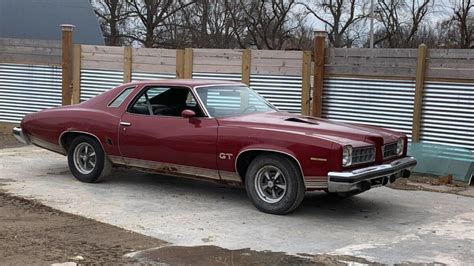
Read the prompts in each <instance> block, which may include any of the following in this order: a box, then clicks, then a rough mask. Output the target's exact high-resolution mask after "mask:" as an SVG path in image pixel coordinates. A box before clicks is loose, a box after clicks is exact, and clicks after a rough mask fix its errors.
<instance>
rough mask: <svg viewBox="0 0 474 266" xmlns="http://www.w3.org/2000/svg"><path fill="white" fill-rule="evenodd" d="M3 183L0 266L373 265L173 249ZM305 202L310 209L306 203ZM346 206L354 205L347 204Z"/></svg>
mask: <svg viewBox="0 0 474 266" xmlns="http://www.w3.org/2000/svg"><path fill="white" fill-rule="evenodd" d="M20 146H24V145H22V144H21V143H19V142H17V141H16V139H14V138H13V137H12V136H11V135H5V134H0V149H2V148H12V147H20ZM51 174H52V173H51ZM53 176H54V175H53ZM51 177H52V176H51ZM1 178H2V175H1V173H0V258H1V259H0V264H13V265H21V264H32V263H34V264H43V265H47V264H52V263H62V262H74V263H80V264H89V263H110V264H116V263H117V264H134V263H151V264H155V263H167V264H171V265H189V264H195V265H196V264H197V265H230V264H267V265H286V264H317V265H321V264H324V265H344V264H346V263H347V262H357V263H363V264H376V263H374V262H370V261H367V260H366V259H363V258H360V257H354V256H352V255H334V254H331V255H326V254H323V255H310V254H299V256H291V255H287V254H285V253H282V252H270V251H254V250H250V249H236V250H230V249H225V248H222V247H218V246H212V245H210V246H193V247H183V246H172V245H169V244H168V243H167V242H166V241H163V240H160V239H157V238H153V237H149V236H145V235H142V234H139V233H135V232H131V231H128V230H125V229H122V228H119V227H116V226H113V225H110V224H107V223H102V222H98V221H95V220H93V219H88V218H84V217H82V216H78V215H73V214H69V213H66V212H62V211H59V210H56V209H53V208H51V207H48V206H45V205H43V204H41V203H39V202H38V201H36V200H29V199H24V198H21V197H18V196H13V195H11V194H8V193H5V192H2V190H1V184H2V183H8V182H10V181H11V180H5V179H3V180H2V179H1ZM392 188H394V189H400V190H428V191H438V192H444V193H452V194H462V193H461V192H463V191H466V190H468V189H470V188H469V187H468V186H466V185H464V184H459V183H456V182H454V183H453V182H448V184H444V183H440V182H439V179H437V178H433V177H431V176H423V175H415V176H414V177H412V178H410V179H400V180H399V181H397V183H395V184H393V185H392ZM471 189H472V187H471ZM81 198H82V197H81ZM317 198H318V199H319V197H317ZM311 199H312V197H309V201H310V202H311ZM319 201H320V199H319V200H318V202H319ZM306 203H307V204H306V205H308V200H307V201H306ZM323 204H325V203H323ZM348 204H349V205H350V204H352V203H351V201H349V202H348ZM306 207H307V206H306ZM331 210H332V209H331ZM73 213H74V211H73ZM258 215H260V214H258ZM157 218H158V219H159V217H157ZM270 218H273V217H270ZM366 218H367V217H366ZM156 223H157V226H158V224H160V221H159V220H156ZM160 238H161V237H160ZM211 242H212V241H211ZM209 244H211V243H209ZM126 254H128V255H126ZM428 261H430V260H428Z"/></svg>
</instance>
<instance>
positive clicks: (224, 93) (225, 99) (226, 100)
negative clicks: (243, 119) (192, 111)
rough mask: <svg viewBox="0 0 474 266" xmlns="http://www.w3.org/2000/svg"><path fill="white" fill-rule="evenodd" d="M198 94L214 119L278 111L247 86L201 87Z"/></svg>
mask: <svg viewBox="0 0 474 266" xmlns="http://www.w3.org/2000/svg"><path fill="white" fill-rule="evenodd" d="M197 93H198V95H199V98H201V101H202V102H203V104H204V106H205V107H206V109H207V111H208V112H209V115H210V116H212V117H224V116H235V115H244V114H252V113H263V112H270V111H278V110H277V109H276V108H275V107H274V106H273V105H271V104H270V103H269V102H268V101H267V100H265V99H264V98H263V97H261V96H260V95H258V93H256V92H255V91H253V90H251V89H250V88H248V87H245V86H212V87H201V88H198V89H197Z"/></svg>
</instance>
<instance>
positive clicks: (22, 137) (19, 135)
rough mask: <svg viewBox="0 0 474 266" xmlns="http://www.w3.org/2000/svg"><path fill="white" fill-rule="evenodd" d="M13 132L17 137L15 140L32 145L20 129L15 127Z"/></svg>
mask: <svg viewBox="0 0 474 266" xmlns="http://www.w3.org/2000/svg"><path fill="white" fill-rule="evenodd" d="M12 131H13V136H15V138H16V139H17V140H18V141H19V142H21V143H24V144H30V140H29V139H28V138H27V137H26V136H25V134H23V131H22V130H21V128H20V127H14V128H13V130H12Z"/></svg>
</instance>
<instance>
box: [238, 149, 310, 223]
mask: <svg viewBox="0 0 474 266" xmlns="http://www.w3.org/2000/svg"><path fill="white" fill-rule="evenodd" d="M245 187H246V190H247V195H248V196H249V198H250V200H251V201H252V203H253V204H254V205H255V207H257V209H259V210H261V211H263V212H266V213H271V214H286V213H289V212H291V211H293V210H294V209H296V208H297V207H298V206H299V205H300V204H301V202H302V201H303V198H304V194H305V187H304V183H303V177H302V176H301V171H300V169H299V168H298V166H297V165H296V163H294V162H293V161H291V160H290V159H288V158H286V157H284V156H281V155H276V154H262V155H259V156H258V157H257V158H255V159H254V160H253V161H252V162H251V163H250V166H249V168H248V170H247V173H246V177H245Z"/></svg>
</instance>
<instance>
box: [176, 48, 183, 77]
mask: <svg viewBox="0 0 474 266" xmlns="http://www.w3.org/2000/svg"><path fill="white" fill-rule="evenodd" d="M176 78H177V79H183V78H184V50H182V49H177V50H176Z"/></svg>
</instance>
